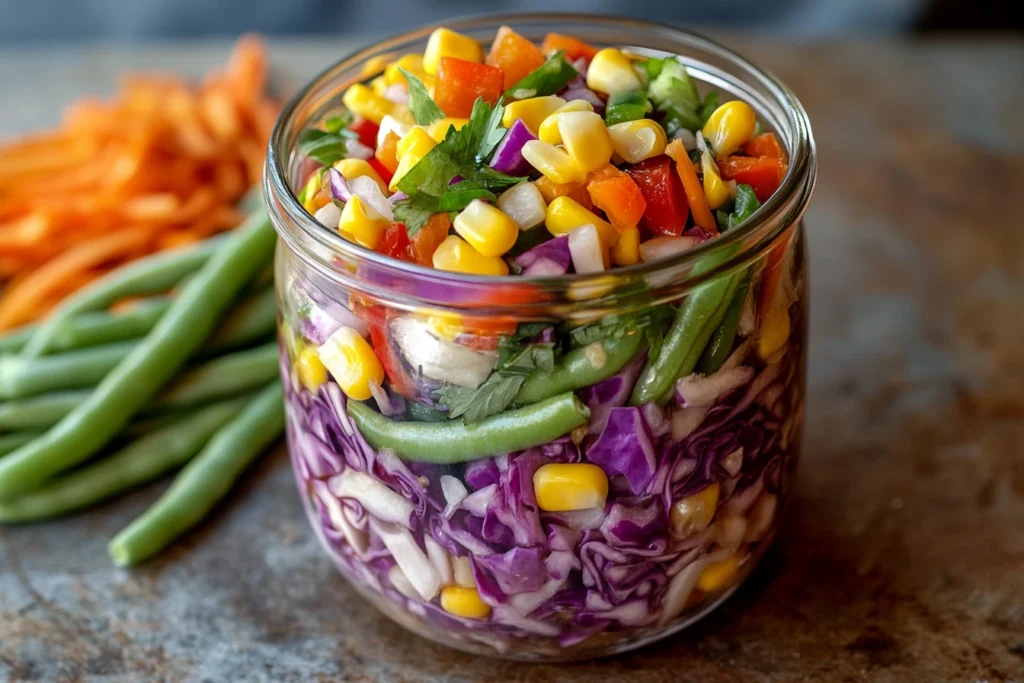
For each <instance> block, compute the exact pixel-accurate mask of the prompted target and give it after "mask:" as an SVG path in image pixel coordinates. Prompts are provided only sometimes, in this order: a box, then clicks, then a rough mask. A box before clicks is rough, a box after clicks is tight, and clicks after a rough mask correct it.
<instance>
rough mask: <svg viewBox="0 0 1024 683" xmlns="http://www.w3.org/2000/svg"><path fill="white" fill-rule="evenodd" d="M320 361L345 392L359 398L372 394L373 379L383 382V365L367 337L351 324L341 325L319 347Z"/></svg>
mask: <svg viewBox="0 0 1024 683" xmlns="http://www.w3.org/2000/svg"><path fill="white" fill-rule="evenodd" d="M317 354H318V355H319V357H320V361H321V362H322V363H323V364H324V365H325V366H326V367H327V369H328V370H329V371H330V373H331V376H332V377H334V380H335V381H336V382H337V383H338V386H340V387H341V390H342V391H344V392H345V395H346V396H348V397H349V398H351V399H353V400H356V401H365V400H367V399H368V398H370V396H371V395H372V394H371V393H370V382H374V383H376V384H378V385H379V384H380V383H381V382H383V381H384V366H382V365H381V364H380V360H378V359H377V356H376V355H375V354H374V353H373V349H372V348H371V347H370V345H369V344H368V343H367V341H366V340H365V339H363V338H362V336H360V334H359V333H358V332H356V331H355V330H354V329H352V328H351V327H346V326H342V327H340V328H339V329H338V331H337V332H335V333H334V334H332V335H331V336H330V337H328V339H327V341H326V342H324V344H323V346H321V347H320V348H319V349H317Z"/></svg>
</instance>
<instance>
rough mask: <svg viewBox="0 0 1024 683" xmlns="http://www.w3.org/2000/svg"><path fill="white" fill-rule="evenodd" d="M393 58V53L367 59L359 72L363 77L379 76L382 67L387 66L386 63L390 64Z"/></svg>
mask: <svg viewBox="0 0 1024 683" xmlns="http://www.w3.org/2000/svg"><path fill="white" fill-rule="evenodd" d="M394 56H395V53H394V52H388V53H385V54H382V55H377V56H376V57H370V58H369V59H367V60H366V63H364V64H363V69H362V72H361V73H362V75H363V77H366V76H373V75H375V74H379V73H380V72H381V71H382V70H383V69H384V67H386V66H387V65H388V62H390V61H391V59H392V58H393V57H394Z"/></svg>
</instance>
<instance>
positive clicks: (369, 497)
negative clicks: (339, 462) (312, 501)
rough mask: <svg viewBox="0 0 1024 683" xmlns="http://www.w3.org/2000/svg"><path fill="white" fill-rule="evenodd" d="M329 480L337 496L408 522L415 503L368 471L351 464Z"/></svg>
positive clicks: (391, 519)
mask: <svg viewBox="0 0 1024 683" xmlns="http://www.w3.org/2000/svg"><path fill="white" fill-rule="evenodd" d="M327 484H328V486H329V487H330V489H331V493H333V494H334V495H335V496H337V497H338V498H352V499H354V500H356V501H357V502H359V504H360V505H362V506H363V507H364V508H366V511H367V512H369V513H370V514H371V515H373V516H375V517H376V518H377V519H380V520H381V521H384V522H394V523H396V524H401V525H402V526H409V523H410V518H411V517H412V513H413V510H414V509H415V508H414V506H413V504H412V503H411V502H409V501H408V500H406V498H405V496H403V495H401V494H400V493H398V492H396V491H394V490H392V489H391V488H390V487H388V486H387V485H386V484H384V483H383V482H381V481H380V480H379V479H377V478H375V477H372V476H370V475H369V474H367V473H366V472H360V471H359V470H354V469H352V468H348V469H346V470H345V471H343V472H342V473H341V474H339V475H336V476H334V477H331V479H330V480H329V481H328V482H327Z"/></svg>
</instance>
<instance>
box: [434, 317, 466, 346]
mask: <svg viewBox="0 0 1024 683" xmlns="http://www.w3.org/2000/svg"><path fill="white" fill-rule="evenodd" d="M427 327H429V328H430V329H431V330H432V331H433V332H434V334H436V335H437V336H438V337H440V338H441V339H447V340H448V341H455V338H456V337H458V336H459V335H460V334H462V317H461V316H458V315H453V314H451V313H439V314H437V315H432V316H430V317H429V318H427Z"/></svg>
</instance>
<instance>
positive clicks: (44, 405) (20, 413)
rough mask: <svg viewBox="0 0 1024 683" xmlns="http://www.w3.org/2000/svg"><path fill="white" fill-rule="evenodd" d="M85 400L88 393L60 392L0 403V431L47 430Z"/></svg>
mask: <svg viewBox="0 0 1024 683" xmlns="http://www.w3.org/2000/svg"><path fill="white" fill-rule="evenodd" d="M87 398H89V392H88V391H62V392H56V393H53V394H44V395H43V396H34V397H32V398H26V399H22V400H20V401H7V402H5V403H0V429H13V430H16V431H21V430H33V429H49V428H50V427H52V426H53V425H55V424H57V423H58V422H60V421H61V419H63V418H64V416H65V415H67V414H68V413H70V412H71V411H72V410H74V409H75V407H76V406H78V405H80V404H81V403H83V402H84V401H85V399H87Z"/></svg>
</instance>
